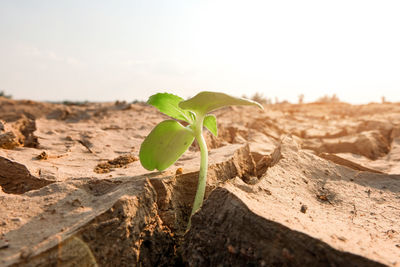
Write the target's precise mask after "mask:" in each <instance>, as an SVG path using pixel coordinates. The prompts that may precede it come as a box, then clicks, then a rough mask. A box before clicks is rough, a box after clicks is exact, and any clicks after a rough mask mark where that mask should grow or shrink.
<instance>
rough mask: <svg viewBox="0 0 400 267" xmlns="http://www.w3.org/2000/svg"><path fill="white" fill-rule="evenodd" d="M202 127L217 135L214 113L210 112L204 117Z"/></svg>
mask: <svg viewBox="0 0 400 267" xmlns="http://www.w3.org/2000/svg"><path fill="white" fill-rule="evenodd" d="M203 125H204V127H206V128H207V129H208V130H209V131H210V132H211V133H212V134H213V135H214V136H215V137H217V136H218V128H217V119H216V118H215V116H214V115H212V114H210V115H207V116H206V117H205V118H204V121H203Z"/></svg>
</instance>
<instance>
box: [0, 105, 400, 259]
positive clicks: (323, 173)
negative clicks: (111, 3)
mask: <svg viewBox="0 0 400 267" xmlns="http://www.w3.org/2000/svg"><path fill="white" fill-rule="evenodd" d="M215 115H216V116H217V121H218V128H219V136H218V137H214V136H212V135H211V134H210V133H208V132H207V133H206V141H207V144H208V146H209V148H210V152H209V159H210V168H209V177H208V184H207V193H206V195H207V197H208V200H207V201H206V203H205V206H204V209H202V210H201V211H200V212H198V213H197V214H196V216H195V217H194V218H193V227H192V230H190V231H189V232H187V233H185V227H186V222H187V218H188V214H189V212H190V205H191V204H192V200H193V196H194V193H195V188H196V183H197V171H198V165H199V153H198V148H197V146H196V144H194V145H193V146H192V147H190V149H189V151H187V152H186V153H185V154H184V155H183V156H182V157H181V159H179V160H178V161H177V162H176V163H175V164H174V165H173V166H171V167H170V168H168V169H167V170H166V171H164V172H148V171H147V170H145V169H143V168H142V167H141V165H140V162H139V161H138V152H139V148H140V144H141V142H142V141H143V139H144V138H145V137H146V135H147V134H148V133H149V132H150V131H151V129H152V128H153V127H154V126H155V125H156V124H157V123H159V122H160V121H162V120H164V119H165V118H166V117H165V116H164V115H162V114H160V113H159V112H158V111H157V110H156V109H155V108H153V107H150V106H147V105H145V104H143V103H136V104H130V103H126V102H116V103H88V104H84V105H62V104H51V103H39V102H33V101H14V100H8V99H4V98H0V189H1V190H0V265H1V266H3V265H4V266H9V265H13V264H18V265H20V266H24V265H26V266H39V265H43V266H45V265H51V264H61V265H65V266H73V264H74V263H83V262H84V263H85V265H87V266H96V265H100V266H110V265H118V266H132V265H142V266H154V265H162V264H165V265H174V264H189V265H192V266H199V265H210V264H211V265H218V264H221V263H222V264H230V265H238V266H239V265H241V264H250V263H251V264H255V265H266V266H268V265H274V264H278V265H279V264H284V265H285V264H286V265H294V266H296V265H304V264H308V265H311V266H313V265H314V266H324V265H332V264H334V265H335V264H336V265H341V264H343V262H346V263H349V264H348V265H349V266H350V265H352V266H363V265H364V266H367V265H368V266H369V265H370V266H379V265H380V264H384V265H388V266H400V227H399V225H400V223H399V222H400V104H398V103H385V104H369V105H361V106H353V105H349V104H345V103H331V104H324V103H312V104H303V105H292V104H278V105H267V106H265V110H264V111H261V110H257V109H254V108H252V107H230V108H226V109H223V110H219V111H217V112H215ZM232 203H236V204H234V205H233V204H232ZM206 211H208V212H206ZM233 211H235V212H236V213H235V212H233ZM221 214H224V216H222V215H221ZM239 214H240V216H242V217H241V219H239V218H238V217H237V216H239ZM221 216H222V217H221ZM243 216H244V217H243ZM196 218H197V219H196ZM243 218H246V219H245V220H244V219H243ZM216 221H218V222H219V224H216V223H215V222H216ZM249 223H251V224H252V225H253V224H254V225H255V226H254V227H255V229H257V231H259V233H258V234H257V235H256V236H254V233H251V232H252V231H251V227H250V228H249V227H248V226H246V225H247V224H249ZM267 226H268V227H267ZM229 228H231V230H232V231H229V230H230V229H229ZM271 229H272V230H271ZM274 229H275V230H274ZM271 231H278V232H281V234H282V235H284V236H285V238H280V239H279V240H280V241H279V242H277V241H276V240H277V239H276V238H277V237H276V236H272V237H271ZM198 233H201V235H199V234H198ZM210 233H212V235H214V237H215V236H217V237H218V238H213V237H212V235H211V236H210ZM227 233H238V234H240V236H241V239H242V241H239V240H238V236H236V235H234V234H227ZM257 236H259V237H262V238H263V239H262V240H268V242H266V243H265V242H264V243H257V242H258V241H257V240H258V238H257ZM246 242H247V243H246ZM304 243H307V244H310V245H309V246H308V247H304V246H303V245H302V244H304ZM244 244H246V246H247V247H246V248H245V247H244V246H245V245H244ZM294 244H296V245H294ZM249 247H252V252H251V253H250V252H248V251H247V250H248V248H249ZM73 248H74V249H73ZM210 249H212V250H210ZM243 250H245V252H243ZM266 251H270V252H271V251H272V252H271V253H270V252H268V253H267V252H266ZM307 251H314V252H312V253H311V254H310V253H308V252H307ZM242 252H243V253H242ZM249 253H250V254H249ZM307 253H308V254H309V255H308V254H307ZM314 254H315V255H314Z"/></svg>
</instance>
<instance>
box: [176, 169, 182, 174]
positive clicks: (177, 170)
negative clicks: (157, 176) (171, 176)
mask: <svg viewBox="0 0 400 267" xmlns="http://www.w3.org/2000/svg"><path fill="white" fill-rule="evenodd" d="M182 173H183V168H178V169H176V172H175V174H182Z"/></svg>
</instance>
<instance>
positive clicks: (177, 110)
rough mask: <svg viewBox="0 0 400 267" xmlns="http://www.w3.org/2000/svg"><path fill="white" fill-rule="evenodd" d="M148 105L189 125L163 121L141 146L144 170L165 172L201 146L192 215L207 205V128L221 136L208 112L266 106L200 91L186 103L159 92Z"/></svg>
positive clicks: (213, 117) (140, 153)
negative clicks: (188, 150) (194, 143)
mask: <svg viewBox="0 0 400 267" xmlns="http://www.w3.org/2000/svg"><path fill="white" fill-rule="evenodd" d="M147 103H148V104H150V105H153V106H154V107H156V108H157V109H158V110H159V111H160V112H162V113H164V114H166V115H168V116H170V117H172V118H174V119H177V120H181V121H185V122H187V123H188V125H187V126H186V127H184V126H183V125H182V124H180V123H179V122H178V121H176V120H165V121H163V122H160V123H159V124H158V125H157V126H156V127H155V128H154V129H153V130H152V131H151V132H150V134H149V135H148V136H147V137H146V139H145V140H144V141H143V143H142V145H141V147H140V152H139V158H140V162H141V164H142V166H143V167H144V168H146V169H147V170H149V171H152V170H154V169H157V170H159V171H163V170H165V169H166V168H168V167H169V166H171V165H172V164H174V162H175V161H177V160H178V159H179V157H180V156H181V155H182V154H183V153H184V152H185V151H186V150H187V149H188V147H189V146H190V145H191V144H192V143H193V141H194V139H196V141H197V143H198V145H199V147H200V154H201V161H200V172H199V182H198V185H197V192H196V196H195V198H194V202H193V207H192V213H191V216H192V215H193V214H194V213H195V212H196V211H197V210H198V209H199V208H200V207H201V206H202V204H203V199H204V193H205V189H206V181H207V169H208V150H207V144H206V142H205V140H204V137H203V126H204V127H206V128H207V129H208V130H209V131H210V132H211V133H212V134H213V135H214V136H217V135H218V130H217V120H216V118H215V116H214V115H212V114H208V113H209V112H211V111H213V110H216V109H219V108H222V107H226V106H232V105H253V106H258V107H259V108H261V109H263V106H262V105H261V104H259V103H257V102H255V101H251V100H247V99H244V98H236V97H232V96H230V95H227V94H224V93H217V92H200V93H199V94H197V95H196V96H194V97H192V98H190V99H188V100H186V101H184V100H183V99H182V98H181V97H179V96H176V95H172V94H168V93H158V94H155V95H153V96H151V97H150V98H149V100H148V101H147ZM191 216H190V218H189V223H188V229H189V228H190V219H191Z"/></svg>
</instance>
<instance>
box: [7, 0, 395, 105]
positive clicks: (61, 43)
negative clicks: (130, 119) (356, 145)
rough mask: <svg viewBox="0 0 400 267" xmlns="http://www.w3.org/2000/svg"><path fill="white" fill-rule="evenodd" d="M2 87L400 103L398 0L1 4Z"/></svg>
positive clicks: (49, 94) (85, 95) (52, 94)
mask: <svg viewBox="0 0 400 267" xmlns="http://www.w3.org/2000/svg"><path fill="white" fill-rule="evenodd" d="M0 90H5V91H6V92H7V93H9V94H12V95H13V96H14V98H18V99H19V98H29V99H35V100H65V99H68V100H91V101H107V100H116V99H120V100H122V99H125V100H128V101H131V100H134V99H140V100H145V99H147V97H148V96H150V95H151V94H154V93H156V92H160V91H169V92H172V93H175V94H179V95H181V96H183V97H188V96H192V95H194V94H196V93H197V92H198V91H201V90H213V91H224V92H227V93H231V94H233V95H237V96H241V95H243V94H246V95H252V94H254V93H255V92H261V93H263V94H264V96H266V97H271V98H273V99H274V98H275V97H276V96H277V97H278V98H279V99H281V100H283V99H286V100H290V101H292V102H296V101H297V96H298V95H299V94H304V95H305V100H306V101H312V100H315V99H317V98H318V97H320V96H322V95H325V94H333V93H336V94H337V95H338V96H339V98H340V99H342V100H345V101H348V102H353V103H365V102H370V101H376V102H379V101H380V98H381V96H385V97H386V99H387V100H391V101H400V1H385V0H379V1H365V0H364V1H351V0H346V1H338V0H336V1H322V0H318V1H282V0H280V1H254V0H246V1H233V0H226V1H222V0H210V1H206V0H202V1H195V0H181V1H172V0H170V1H167V0H164V1H161V0H160V1H153V0H143V1H128V0H127V1H106V0H102V1H100V0H97V1H88V0H86V1H82V0H69V1H54V0H49V1H41V0H37V1H31V0H30V1H28V0H25V1H24V0H10V1H7V0H0Z"/></svg>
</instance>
